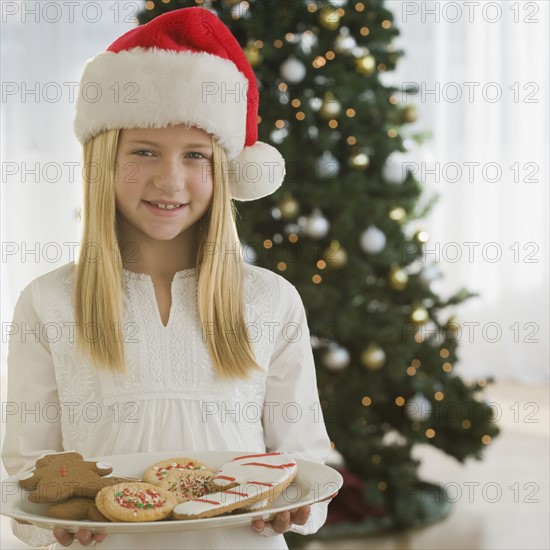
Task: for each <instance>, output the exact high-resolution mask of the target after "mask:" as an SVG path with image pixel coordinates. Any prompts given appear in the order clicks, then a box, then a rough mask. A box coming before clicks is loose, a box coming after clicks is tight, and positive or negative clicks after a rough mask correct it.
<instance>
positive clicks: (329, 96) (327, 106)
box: [319, 92, 342, 120]
mask: <svg viewBox="0 0 550 550" xmlns="http://www.w3.org/2000/svg"><path fill="white" fill-rule="evenodd" d="M341 112H342V104H341V103H340V102H339V101H338V100H337V99H336V97H334V94H333V93H331V92H327V93H326V94H325V96H324V98H323V104H322V105H321V108H320V109H319V114H320V115H321V116H322V117H323V118H325V119H327V120H330V119H331V118H334V117H337V116H338V115H339V114H340V113H341Z"/></svg>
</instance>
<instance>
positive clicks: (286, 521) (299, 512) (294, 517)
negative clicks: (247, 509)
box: [252, 506, 311, 534]
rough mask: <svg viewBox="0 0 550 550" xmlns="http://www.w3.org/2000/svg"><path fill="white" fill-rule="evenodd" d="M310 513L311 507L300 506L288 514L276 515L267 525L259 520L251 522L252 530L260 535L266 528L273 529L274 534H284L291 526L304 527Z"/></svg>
mask: <svg viewBox="0 0 550 550" xmlns="http://www.w3.org/2000/svg"><path fill="white" fill-rule="evenodd" d="M310 513H311V506H302V507H301V508H296V509H295V510H290V511H288V512H281V513H280V514H277V516H276V517H275V519H274V520H272V521H268V522H267V523H266V522H265V521H263V520H261V519H257V520H256V521H253V522H252V529H254V531H256V532H257V533H261V532H262V531H263V530H264V529H265V528H266V527H268V528H271V529H273V531H275V532H276V533H279V534H282V533H286V532H287V531H288V530H289V529H290V526H291V525H292V524H294V525H304V524H305V523H306V521H307V520H308V518H309V514H310Z"/></svg>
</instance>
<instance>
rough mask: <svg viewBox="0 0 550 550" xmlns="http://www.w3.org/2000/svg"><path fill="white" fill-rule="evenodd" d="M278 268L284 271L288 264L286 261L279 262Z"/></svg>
mask: <svg viewBox="0 0 550 550" xmlns="http://www.w3.org/2000/svg"><path fill="white" fill-rule="evenodd" d="M277 269H278V270H279V271H284V270H285V269H286V264H285V262H279V263H278V264H277Z"/></svg>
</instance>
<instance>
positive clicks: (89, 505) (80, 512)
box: [48, 497, 109, 521]
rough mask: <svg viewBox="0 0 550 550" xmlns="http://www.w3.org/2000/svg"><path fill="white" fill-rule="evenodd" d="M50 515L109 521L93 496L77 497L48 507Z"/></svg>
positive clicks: (77, 519) (58, 517) (63, 517)
mask: <svg viewBox="0 0 550 550" xmlns="http://www.w3.org/2000/svg"><path fill="white" fill-rule="evenodd" d="M48 516H50V517H52V518H57V519H73V520H76V521H80V520H84V519H88V520H90V521H109V520H108V519H107V518H106V517H105V516H104V515H103V514H102V513H101V512H100V511H99V510H98V509H97V506H96V504H95V499H93V498H82V497H76V498H71V499H69V500H67V501H66V502H61V503H60V504H55V505H54V506H50V507H49V508H48Z"/></svg>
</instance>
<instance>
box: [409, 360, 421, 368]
mask: <svg viewBox="0 0 550 550" xmlns="http://www.w3.org/2000/svg"><path fill="white" fill-rule="evenodd" d="M411 367H414V368H415V369H417V368H419V367H420V361H419V360H418V359H413V360H412V361H411Z"/></svg>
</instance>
